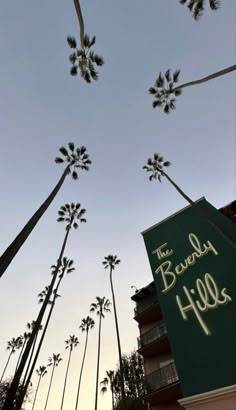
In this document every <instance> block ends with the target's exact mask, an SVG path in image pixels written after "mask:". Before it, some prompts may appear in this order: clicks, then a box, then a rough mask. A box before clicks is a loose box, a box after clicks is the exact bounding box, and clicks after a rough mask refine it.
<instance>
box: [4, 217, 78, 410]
mask: <svg viewBox="0 0 236 410" xmlns="http://www.w3.org/2000/svg"><path fill="white" fill-rule="evenodd" d="M72 222H73V221H72ZM72 222H71V223H72ZM70 227H71V225H70V226H69V227H68V229H67V231H66V235H65V238H64V241H63V244H62V248H61V252H60V255H59V258H58V261H57V265H56V269H55V272H54V275H53V277H52V281H51V284H50V286H49V289H48V293H47V295H46V297H45V299H44V302H43V304H42V307H41V309H40V311H39V314H38V318H37V320H36V322H35V325H34V328H33V330H32V333H31V335H30V337H29V340H28V342H27V345H26V348H25V351H24V353H23V355H22V359H21V361H20V364H19V367H18V369H17V371H16V374H15V375H14V378H13V380H12V383H11V387H10V388H9V390H8V392H7V397H6V400H5V403H4V406H3V409H2V410H20V408H21V405H22V403H23V400H24V396H23V394H22V395H20V397H19V399H18V400H17V404H16V407H15V408H14V404H13V403H14V399H15V397H16V392H17V389H18V386H19V382H20V378H21V376H22V373H23V370H24V368H25V366H26V362H27V359H28V356H29V354H30V350H31V348H32V345H33V342H34V339H35V336H36V334H37V333H38V331H39V328H40V325H41V323H42V320H43V316H44V313H45V311H46V308H47V305H48V302H49V299H50V296H51V293H52V290H53V287H54V284H55V281H56V279H57V274H58V271H59V268H60V265H61V260H62V257H63V254H64V251H65V247H66V243H67V239H68V235H69V232H70Z"/></svg>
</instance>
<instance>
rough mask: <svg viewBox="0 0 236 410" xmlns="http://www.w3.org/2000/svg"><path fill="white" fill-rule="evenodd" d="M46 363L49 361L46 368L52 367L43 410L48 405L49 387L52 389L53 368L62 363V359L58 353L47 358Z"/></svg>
mask: <svg viewBox="0 0 236 410" xmlns="http://www.w3.org/2000/svg"><path fill="white" fill-rule="evenodd" d="M48 361H49V363H48V367H50V366H52V373H51V377H50V382H49V387H48V393H47V397H46V402H45V406H44V410H46V408H47V405H48V399H49V395H50V391H51V387H52V380H53V376H54V371H55V368H56V367H57V366H58V365H59V363H60V362H61V361H62V358H61V357H60V353H58V354H55V353H53V355H52V357H49V358H48Z"/></svg>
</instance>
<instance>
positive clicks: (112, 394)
mask: <svg viewBox="0 0 236 410" xmlns="http://www.w3.org/2000/svg"><path fill="white" fill-rule="evenodd" d="M111 400H112V410H115V401H114V387H113V381H112V380H111Z"/></svg>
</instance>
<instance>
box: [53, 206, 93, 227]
mask: <svg viewBox="0 0 236 410" xmlns="http://www.w3.org/2000/svg"><path fill="white" fill-rule="evenodd" d="M85 212H86V209H81V208H80V204H74V203H73V202H72V203H71V204H70V205H69V204H65V205H64V206H61V208H60V210H59V211H58V215H59V218H57V221H58V222H66V223H67V225H66V229H69V228H70V227H71V226H72V227H73V228H75V229H77V228H78V227H79V225H78V223H77V222H76V221H75V220H77V221H78V222H81V223H83V222H86V219H85V218H83V215H84V214H85Z"/></svg>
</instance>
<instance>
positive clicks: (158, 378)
mask: <svg viewBox="0 0 236 410" xmlns="http://www.w3.org/2000/svg"><path fill="white" fill-rule="evenodd" d="M145 380H146V387H147V392H148V393H152V392H154V391H157V390H160V389H162V388H163V387H166V386H168V385H170V384H172V383H175V382H177V381H178V380H179V377H178V374H177V371H176V367H175V363H174V362H172V363H170V364H168V365H167V366H164V367H161V368H160V369H159V370H156V371H155V372H153V373H150V374H148V375H147V376H146V377H145Z"/></svg>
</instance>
